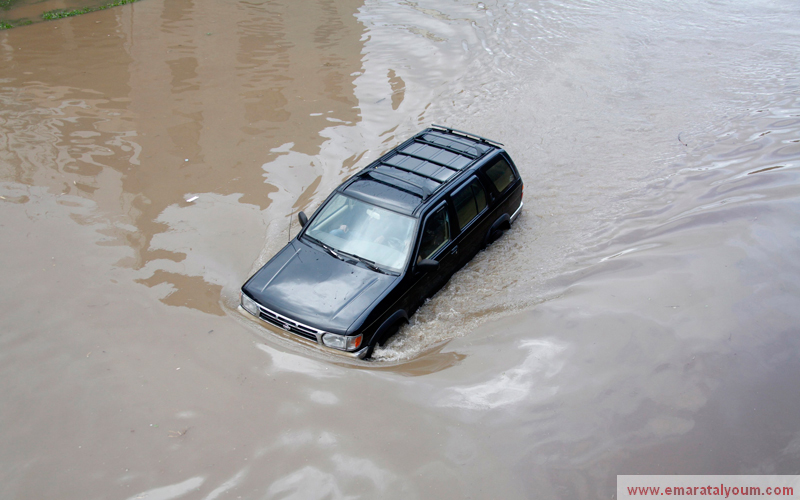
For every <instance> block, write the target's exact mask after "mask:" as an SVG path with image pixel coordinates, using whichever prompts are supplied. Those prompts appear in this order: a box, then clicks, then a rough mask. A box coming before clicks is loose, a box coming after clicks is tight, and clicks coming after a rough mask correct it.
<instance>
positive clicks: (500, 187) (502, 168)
mask: <svg viewBox="0 0 800 500" xmlns="http://www.w3.org/2000/svg"><path fill="white" fill-rule="evenodd" d="M484 173H485V174H486V176H487V177H488V178H489V179H491V180H492V183H493V184H494V187H496V188H497V192H498V193H502V192H503V191H505V190H506V188H507V187H508V186H510V185H511V184H512V183H513V182H514V180H516V178H517V177H516V176H515V175H514V170H512V169H511V165H509V164H508V162H507V161H506V160H505V158H503V157H502V156H501V157H500V158H498V159H497V161H495V162H494V163H493V164H491V165H489V166H488V167H486V168H485V169H484Z"/></svg>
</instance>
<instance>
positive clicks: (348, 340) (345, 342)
mask: <svg viewBox="0 0 800 500" xmlns="http://www.w3.org/2000/svg"><path fill="white" fill-rule="evenodd" d="M362 338H363V337H362V336H361V335H355V336H353V337H348V336H345V335H338V334H336V333H326V334H325V335H323V336H322V343H323V344H325V345H326V346H328V347H333V348H334V349H339V350H342V351H355V350H356V349H358V348H359V347H361V340H362Z"/></svg>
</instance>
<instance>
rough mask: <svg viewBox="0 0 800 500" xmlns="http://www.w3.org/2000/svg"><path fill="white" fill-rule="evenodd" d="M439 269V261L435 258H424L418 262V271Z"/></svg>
mask: <svg viewBox="0 0 800 500" xmlns="http://www.w3.org/2000/svg"><path fill="white" fill-rule="evenodd" d="M437 269H439V261H436V260H433V259H422V260H421V261H419V262H417V271H435V270H437Z"/></svg>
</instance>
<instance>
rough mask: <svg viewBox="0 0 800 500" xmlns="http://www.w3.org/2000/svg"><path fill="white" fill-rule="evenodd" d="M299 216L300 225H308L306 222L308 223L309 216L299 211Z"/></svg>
mask: <svg viewBox="0 0 800 500" xmlns="http://www.w3.org/2000/svg"><path fill="white" fill-rule="evenodd" d="M297 218H298V219H300V227H306V224H308V216H307V215H306V214H304V213H303V212H298V213H297Z"/></svg>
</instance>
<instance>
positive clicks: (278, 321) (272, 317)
mask: <svg viewBox="0 0 800 500" xmlns="http://www.w3.org/2000/svg"><path fill="white" fill-rule="evenodd" d="M259 312H260V314H259V317H260V318H261V319H263V320H264V321H266V322H267V323H269V324H271V325H275V326H277V327H278V328H280V329H282V330H286V331H287V332H292V333H294V334H295V335H300V336H301V337H305V338H307V339H309V340H313V341H314V342H317V335H321V334H322V333H323V332H322V330H317V329H316V328H312V327H310V326H307V325H304V324H302V323H300V322H297V321H295V320H293V319H289V318H287V317H286V316H282V315H280V314H278V313H276V312H273V311H270V310H269V309H267V308H266V307H264V306H261V305H259Z"/></svg>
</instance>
